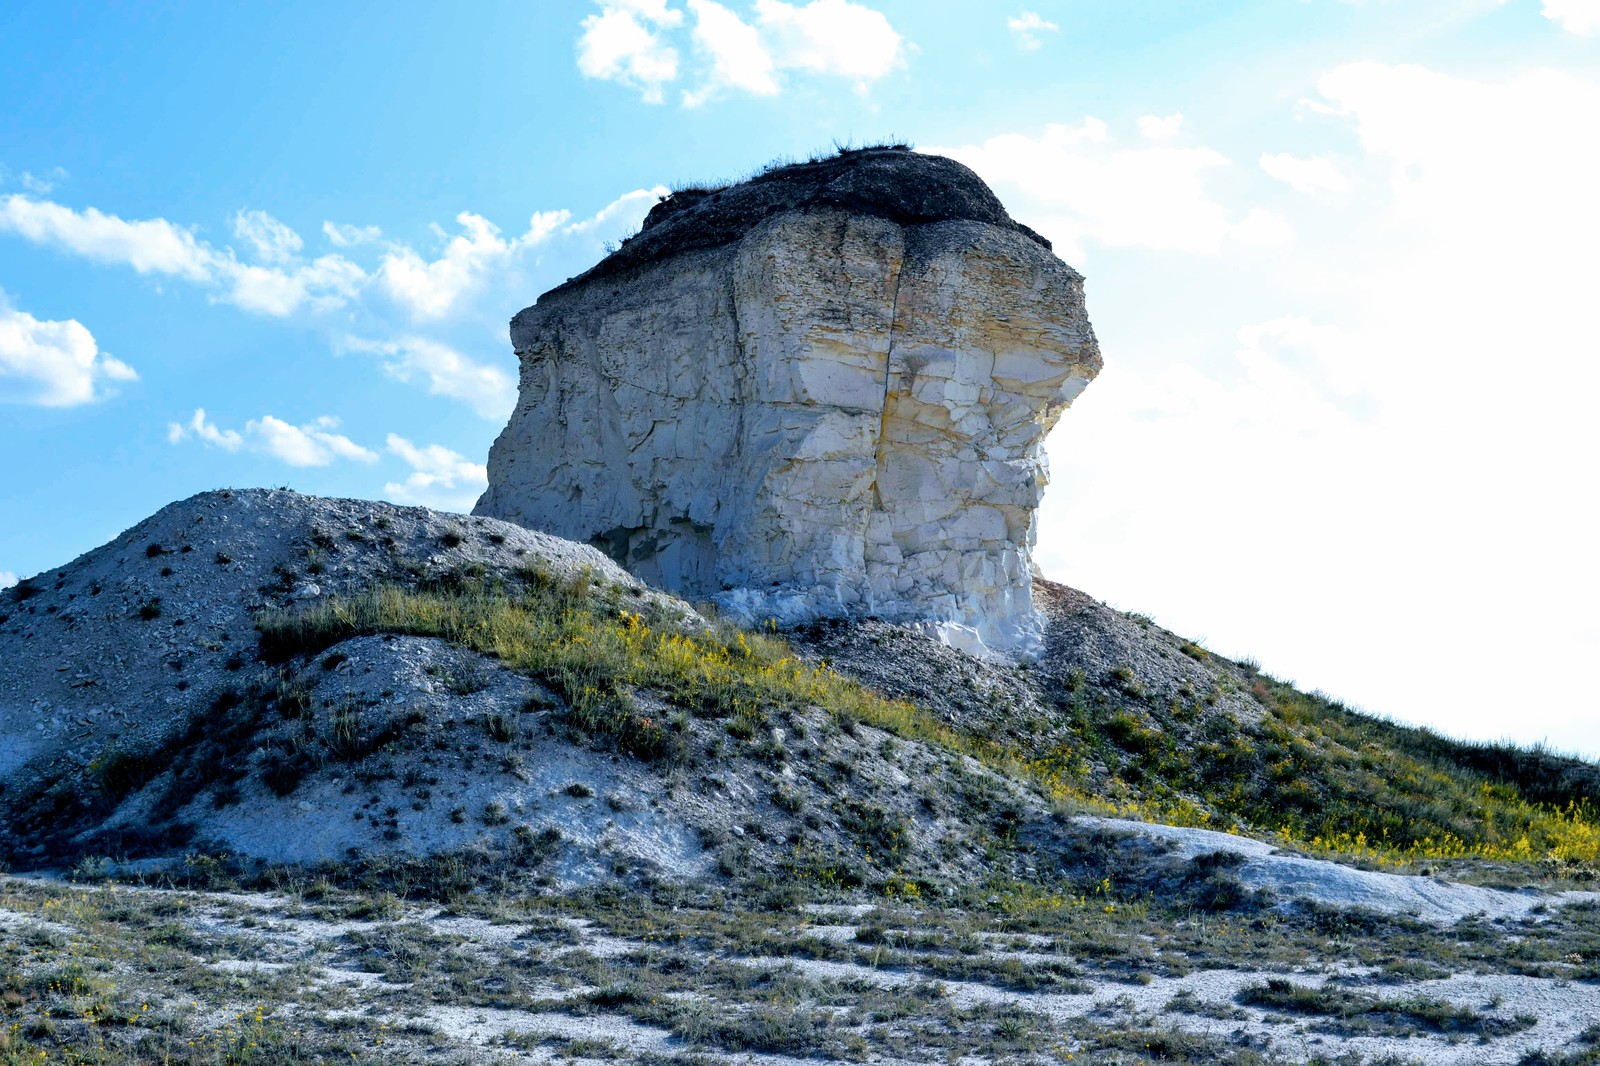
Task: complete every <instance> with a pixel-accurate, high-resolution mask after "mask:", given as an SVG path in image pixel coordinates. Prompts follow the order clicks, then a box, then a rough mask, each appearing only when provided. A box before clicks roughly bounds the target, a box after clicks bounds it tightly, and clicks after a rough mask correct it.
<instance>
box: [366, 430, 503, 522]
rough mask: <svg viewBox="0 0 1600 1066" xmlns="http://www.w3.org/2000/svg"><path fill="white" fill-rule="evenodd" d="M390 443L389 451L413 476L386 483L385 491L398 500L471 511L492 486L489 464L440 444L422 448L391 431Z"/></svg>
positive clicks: (394, 499) (396, 501)
mask: <svg viewBox="0 0 1600 1066" xmlns="http://www.w3.org/2000/svg"><path fill="white" fill-rule="evenodd" d="M387 443H388V450H389V452H390V454H392V455H397V456H399V457H400V458H401V459H403V460H405V462H406V463H407V464H408V465H409V466H410V467H411V475H410V476H409V477H407V478H406V479H405V480H404V481H391V482H388V483H387V484H385V485H384V486H383V491H384V494H385V495H386V496H387V497H388V498H389V499H390V500H393V501H394V502H395V503H409V504H417V505H420V506H423V507H433V508H436V509H438V510H443V511H463V512H465V511H470V510H472V508H473V505H474V504H476V503H477V502H478V497H479V496H481V495H483V492H484V490H485V489H487V488H488V487H489V471H488V468H487V467H485V466H484V465H483V464H481V463H473V462H469V461H468V460H467V459H466V458H465V457H464V456H462V455H460V454H459V453H457V452H453V451H451V450H450V449H449V448H446V447H443V446H442V445H438V444H428V445H422V446H420V447H419V446H418V445H415V444H412V443H411V442H410V441H409V440H407V439H406V438H404V437H402V436H400V435H398V434H395V433H391V434H389V438H388V441H387Z"/></svg>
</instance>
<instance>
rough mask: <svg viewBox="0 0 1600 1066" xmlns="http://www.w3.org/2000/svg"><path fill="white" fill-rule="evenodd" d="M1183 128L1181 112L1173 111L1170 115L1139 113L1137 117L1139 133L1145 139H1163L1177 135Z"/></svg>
mask: <svg viewBox="0 0 1600 1066" xmlns="http://www.w3.org/2000/svg"><path fill="white" fill-rule="evenodd" d="M1182 128H1183V113H1182V112H1181V111H1175V112H1173V113H1172V114H1170V115H1141V116H1140V117H1139V133H1140V134H1142V135H1143V136H1144V139H1145V140H1147V141H1165V140H1170V139H1172V138H1173V137H1176V136H1177V135H1178V131H1179V130H1181V129H1182Z"/></svg>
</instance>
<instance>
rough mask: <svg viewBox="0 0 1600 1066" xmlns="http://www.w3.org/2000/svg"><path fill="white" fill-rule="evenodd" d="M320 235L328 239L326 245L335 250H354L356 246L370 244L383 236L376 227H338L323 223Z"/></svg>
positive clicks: (337, 225)
mask: <svg viewBox="0 0 1600 1066" xmlns="http://www.w3.org/2000/svg"><path fill="white" fill-rule="evenodd" d="M322 233H323V236H325V237H327V238H328V243H329V244H331V245H333V246H334V247H335V248H354V247H356V246H357V245H362V244H371V243H372V242H373V241H375V240H377V239H378V238H379V237H382V236H383V230H381V229H379V228H378V227H377V226H350V225H339V224H338V223H336V222H324V223H323V224H322Z"/></svg>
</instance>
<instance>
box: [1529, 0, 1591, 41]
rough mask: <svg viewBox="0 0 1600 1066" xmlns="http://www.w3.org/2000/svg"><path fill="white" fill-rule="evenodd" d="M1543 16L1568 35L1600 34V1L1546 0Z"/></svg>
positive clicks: (1586, 35) (1542, 11) (1542, 10)
mask: <svg viewBox="0 0 1600 1066" xmlns="http://www.w3.org/2000/svg"><path fill="white" fill-rule="evenodd" d="M1541 14H1543V15H1544V17H1545V18H1547V19H1550V20H1551V21H1553V22H1558V23H1560V24H1561V28H1562V29H1564V30H1566V31H1567V32H1568V33H1576V34H1579V35H1581V36H1584V37H1588V36H1591V35H1593V34H1597V33H1600V0H1544V7H1543V8H1542V9H1541Z"/></svg>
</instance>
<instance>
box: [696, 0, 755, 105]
mask: <svg viewBox="0 0 1600 1066" xmlns="http://www.w3.org/2000/svg"><path fill="white" fill-rule="evenodd" d="M689 11H690V13H691V14H693V15H694V43H695V47H696V48H697V49H699V50H700V52H701V53H702V54H704V55H705V56H706V57H708V58H709V59H710V60H711V71H710V74H709V75H708V76H707V78H706V81H705V84H704V85H703V86H702V87H701V88H699V89H696V90H693V91H691V92H686V93H684V95H683V102H684V103H685V104H686V105H687V106H690V107H694V106H697V105H699V104H701V103H704V102H705V101H706V100H708V99H710V98H711V96H713V95H714V94H715V93H716V91H717V90H719V89H723V88H731V89H742V90H744V91H745V92H748V93H752V94H754V95H756V96H775V95H777V92H778V80H777V77H776V76H775V64H774V62H773V59H772V53H771V52H769V51H767V46H766V44H765V43H764V42H763V41H762V40H761V34H760V33H758V32H757V31H756V28H755V27H754V26H751V25H750V24H749V23H747V22H745V21H744V20H743V19H741V18H740V17H739V16H738V15H735V14H734V13H733V12H732V11H729V10H728V9H727V8H725V7H723V6H722V5H721V4H719V3H716V2H715V0H689Z"/></svg>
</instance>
